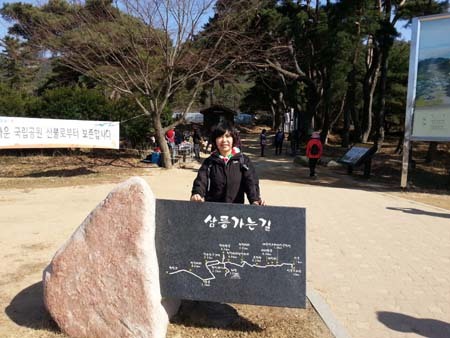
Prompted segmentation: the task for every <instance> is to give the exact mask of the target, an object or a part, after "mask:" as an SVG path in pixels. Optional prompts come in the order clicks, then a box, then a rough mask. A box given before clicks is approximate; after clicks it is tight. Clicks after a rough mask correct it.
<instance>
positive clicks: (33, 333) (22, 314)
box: [0, 130, 450, 338]
mask: <svg viewBox="0 0 450 338" xmlns="http://www.w3.org/2000/svg"><path fill="white" fill-rule="evenodd" d="M257 135H258V134H257V130H254V131H253V133H250V134H245V135H243V141H244V142H243V144H244V151H245V152H246V153H247V154H249V155H250V156H251V157H252V159H253V161H254V162H255V166H256V168H257V171H258V174H259V176H260V178H261V180H262V181H263V184H267V185H268V184H279V183H278V182H280V181H284V182H288V183H289V182H292V183H300V184H304V185H324V186H336V187H347V188H351V187H354V188H358V189H366V190H376V191H384V192H387V193H390V194H395V195H398V196H401V197H403V198H407V199H413V200H415V201H419V202H422V203H427V204H432V205H436V206H439V207H441V208H446V209H449V210H450V197H449V194H448V186H449V185H448V172H447V170H448V168H449V166H448V164H449V163H450V156H449V151H448V150H449V149H448V147H447V146H446V145H440V146H439V148H438V156H437V158H438V160H436V161H435V162H434V163H433V164H432V165H429V164H426V163H424V161H423V160H422V159H423V158H424V154H425V151H426V145H425V144H424V145H418V147H417V151H416V152H415V153H414V158H415V159H416V169H415V171H414V173H413V174H412V176H411V178H412V185H411V187H410V189H409V190H407V191H402V190H401V189H400V188H399V184H400V167H401V157H400V155H396V154H394V151H393V150H394V148H395V142H394V141H392V142H391V144H390V145H388V146H386V147H385V148H384V149H383V150H382V152H381V153H380V154H377V155H376V156H375V158H374V161H373V166H372V177H371V178H370V179H364V178H363V177H362V173H361V171H359V170H357V171H355V172H354V173H353V174H352V175H351V176H350V175H347V173H346V170H345V168H334V169H330V168H327V167H324V166H319V168H318V173H319V177H318V178H317V179H315V180H311V179H309V177H308V175H307V168H306V167H299V166H297V165H294V164H293V158H292V157H290V156H289V155H288V154H283V155H281V156H277V157H276V156H274V155H273V150H272V149H270V148H269V149H268V151H267V156H266V157H264V158H260V157H258V156H257V154H258V145H257V141H256V140H257ZM343 153H344V151H343V150H342V149H340V148H339V147H337V146H332V145H330V146H326V148H325V154H324V156H326V157H330V158H335V159H337V158H338V157H339V156H341V155H342V154H343ZM0 155H1V152H0ZM25 155H26V156H25ZM144 156H145V154H144V153H141V154H137V153H132V152H125V151H121V152H114V151H109V152H107V151H104V152H99V151H97V152H94V153H89V152H86V153H84V152H78V153H72V154H70V156H69V155H68V154H66V153H65V152H64V153H63V152H55V153H54V154H52V155H42V154H33V155H31V154H29V153H27V152H23V154H22V156H0V163H1V165H0V215H2V216H0V220H2V221H5V224H7V225H8V226H5V227H3V226H1V227H0V246H1V248H2V252H1V253H0V257H1V260H0V271H2V272H3V274H2V275H0V307H1V308H2V309H4V311H2V313H1V314H0V337H11V338H18V337H31V338H40V337H42V338H50V337H65V335H64V334H62V333H61V332H60V331H59V329H58V328H57V327H56V325H55V323H54V322H53V321H52V320H51V318H50V317H49V315H48V313H47V312H46V311H45V309H44V307H43V303H42V284H41V282H40V276H41V273H42V270H43V269H44V267H45V266H46V265H47V264H48V262H49V260H50V259H51V256H52V254H53V253H54V252H55V251H56V250H57V249H58V248H59V247H60V246H61V245H62V243H64V241H65V240H66V239H67V238H68V236H70V234H71V233H72V232H73V230H74V229H75V228H76V227H77V226H78V225H79V224H80V223H81V221H82V220H83V219H84V217H86V216H87V214H86V210H92V209H93V208H94V207H95V205H96V203H98V202H99V201H101V200H102V198H103V197H104V196H106V194H107V193H108V192H109V191H110V190H111V189H112V188H113V187H114V185H115V184H116V183H118V182H120V181H123V180H124V179H126V178H128V177H130V176H135V175H139V176H144V177H146V178H147V180H148V181H149V183H150V184H151V187H152V189H153V190H154V192H155V194H156V196H157V197H158V198H171V199H187V198H188V196H189V190H190V182H192V179H193V178H194V177H195V171H196V169H197V168H198V166H199V164H198V163H195V162H188V163H186V164H181V165H178V166H177V168H176V169H173V170H169V171H168V170H164V169H160V168H156V167H155V166H154V165H150V164H146V163H142V162H140V160H141V159H142V158H143V157H144ZM204 156H206V155H204ZM168 180H170V182H171V184H170V186H168V185H167V182H168ZM186 182H188V183H186ZM87 195H88V196H89V198H87V197H86V196H87ZM292 198H295V196H292ZM266 199H267V200H268V202H269V203H270V196H266ZM42 205H52V206H53V208H52V209H53V210H43V208H42V207H41V206H42ZM15 219H21V220H24V219H25V220H26V222H24V224H23V225H20V226H17V227H13V226H11V224H14V220H15ZM0 223H1V222H0ZM233 307H234V308H235V309H236V310H237V311H238V313H239V320H238V321H237V322H235V324H233V325H232V326H231V327H228V328H226V329H220V328H211V327H206V326H204V325H198V324H195V323H192V322H190V321H189V320H186V319H183V318H179V317H176V318H174V320H173V322H172V323H171V325H170V326H169V330H168V334H167V337H169V338H181V337H188V338H189V337H281V338H287V337H304V338H313V337H316V338H330V337H332V335H331V333H330V332H329V330H328V328H327V327H326V326H325V324H324V323H323V322H322V320H321V318H320V317H319V316H318V314H317V313H316V311H315V310H314V308H313V307H312V306H311V305H310V304H309V303H308V304H307V307H306V309H284V308H274V307H260V306H250V305H237V304H235V305H233Z"/></svg>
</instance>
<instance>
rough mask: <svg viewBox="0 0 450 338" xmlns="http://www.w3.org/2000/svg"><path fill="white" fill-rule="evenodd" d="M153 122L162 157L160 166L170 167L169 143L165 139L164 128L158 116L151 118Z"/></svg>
mask: <svg viewBox="0 0 450 338" xmlns="http://www.w3.org/2000/svg"><path fill="white" fill-rule="evenodd" d="M153 120H154V123H155V134H156V140H157V142H158V145H159V147H160V148H161V159H162V166H163V167H164V168H166V169H170V168H172V159H171V156H170V150H169V145H168V144H167V141H166V137H165V136H166V135H165V130H164V128H163V127H162V125H161V119H160V118H158V117H154V118H153Z"/></svg>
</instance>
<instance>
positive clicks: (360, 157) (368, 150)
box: [338, 144, 376, 167]
mask: <svg viewBox="0 0 450 338" xmlns="http://www.w3.org/2000/svg"><path fill="white" fill-rule="evenodd" d="M375 152H376V147H374V146H372V145H370V144H356V145H354V146H353V147H351V148H350V149H349V150H348V151H347V152H346V153H345V154H344V156H342V157H341V158H340V159H339V161H338V162H341V163H344V164H348V165H352V166H355V167H356V166H359V165H361V164H362V163H363V162H364V161H365V160H367V159H368V158H369V157H370V156H372V155H373V154H374V153H375Z"/></svg>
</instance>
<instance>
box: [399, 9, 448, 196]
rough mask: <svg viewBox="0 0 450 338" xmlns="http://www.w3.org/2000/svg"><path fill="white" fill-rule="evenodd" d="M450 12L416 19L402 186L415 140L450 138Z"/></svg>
mask: <svg viewBox="0 0 450 338" xmlns="http://www.w3.org/2000/svg"><path fill="white" fill-rule="evenodd" d="M449 30H450V14H449V13H446V14H441V15H431V16H424V17H419V18H414V19H413V26H412V36H411V52H410V58H409V77H408V96H407V102H406V115H405V136H404V141H403V161H402V176H401V183H400V186H401V187H402V188H406V187H407V181H408V163H409V160H410V159H409V157H410V148H411V141H446V142H448V141H450V94H449V93H448V88H449V86H450V80H449V76H448V74H449V72H450V62H449V61H450V35H449V34H448V32H449Z"/></svg>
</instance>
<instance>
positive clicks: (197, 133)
mask: <svg viewBox="0 0 450 338" xmlns="http://www.w3.org/2000/svg"><path fill="white" fill-rule="evenodd" d="M202 141H203V139H202V135H201V134H200V130H198V127H194V135H192V142H193V143H194V156H195V159H196V160H197V161H200V144H201V143H202Z"/></svg>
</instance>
